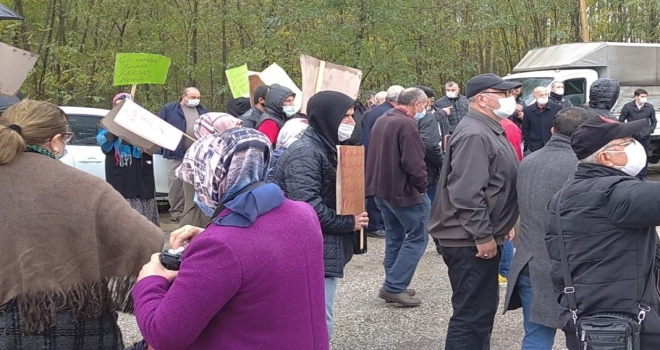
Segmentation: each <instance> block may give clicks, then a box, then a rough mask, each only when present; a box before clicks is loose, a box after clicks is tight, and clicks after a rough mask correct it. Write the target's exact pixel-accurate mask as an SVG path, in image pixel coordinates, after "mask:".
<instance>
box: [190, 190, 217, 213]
mask: <svg viewBox="0 0 660 350" xmlns="http://www.w3.org/2000/svg"><path fill="white" fill-rule="evenodd" d="M193 202H195V204H197V206H198V207H199V209H201V210H202V213H204V215H206V216H208V217H213V214H214V213H215V208H211V207H209V206H208V205H206V203H204V202H202V201H200V200H199V196H198V195H197V193H195V197H193Z"/></svg>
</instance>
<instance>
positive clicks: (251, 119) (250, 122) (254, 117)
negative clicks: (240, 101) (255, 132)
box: [241, 107, 263, 129]
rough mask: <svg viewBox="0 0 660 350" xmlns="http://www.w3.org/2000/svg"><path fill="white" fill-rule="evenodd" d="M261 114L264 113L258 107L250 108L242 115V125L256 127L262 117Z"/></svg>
mask: <svg viewBox="0 0 660 350" xmlns="http://www.w3.org/2000/svg"><path fill="white" fill-rule="evenodd" d="M261 114H263V112H262V111H261V110H259V109H258V108H257V107H252V108H250V109H248V111H247V112H245V113H243V115H242V116H241V120H242V121H243V125H242V126H243V127H244V128H252V129H255V128H256V127H257V123H258V122H259V118H260V117H261Z"/></svg>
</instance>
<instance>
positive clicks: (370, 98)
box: [364, 91, 376, 109]
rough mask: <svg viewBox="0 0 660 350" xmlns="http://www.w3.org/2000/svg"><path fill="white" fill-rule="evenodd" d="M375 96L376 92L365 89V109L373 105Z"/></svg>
mask: <svg viewBox="0 0 660 350" xmlns="http://www.w3.org/2000/svg"><path fill="white" fill-rule="evenodd" d="M375 97H376V93H375V92H373V91H367V92H366V93H365V94H364V106H365V107H367V109H370V108H371V107H373V106H374V103H375V101H374V99H375Z"/></svg>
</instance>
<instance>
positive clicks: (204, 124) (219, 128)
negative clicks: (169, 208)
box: [176, 112, 243, 227]
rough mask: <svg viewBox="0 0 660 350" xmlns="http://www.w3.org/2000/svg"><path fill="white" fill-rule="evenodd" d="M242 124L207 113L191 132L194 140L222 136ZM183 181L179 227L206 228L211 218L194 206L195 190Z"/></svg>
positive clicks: (227, 115) (223, 115)
mask: <svg viewBox="0 0 660 350" xmlns="http://www.w3.org/2000/svg"><path fill="white" fill-rule="evenodd" d="M242 124H243V121H241V120H240V119H238V118H236V117H234V116H232V115H229V114H227V113H221V112H209V113H205V114H202V115H201V116H200V117H199V119H197V120H196V121H195V125H194V126H193V132H194V133H195V138H198V139H199V138H201V137H204V136H206V135H211V134H222V133H223V132H224V131H225V130H229V129H232V128H238V127H240V126H241V125H242ZM180 169H181V167H179V168H178V169H177V171H176V175H177V177H179V178H181V177H180V176H179V174H180ZM182 180H183V200H184V204H183V214H181V215H182V216H181V222H180V226H179V227H184V226H186V225H191V226H196V227H206V225H208V224H209V222H210V221H211V218H210V217H208V216H207V215H204V213H203V212H202V211H201V210H200V209H199V206H198V205H197V204H195V198H196V197H195V188H194V187H193V184H192V183H188V182H186V180H185V179H182Z"/></svg>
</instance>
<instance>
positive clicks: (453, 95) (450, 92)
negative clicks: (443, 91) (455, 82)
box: [447, 91, 458, 98]
mask: <svg viewBox="0 0 660 350" xmlns="http://www.w3.org/2000/svg"><path fill="white" fill-rule="evenodd" d="M447 97H449V98H456V97H458V93H457V92H455V91H447Z"/></svg>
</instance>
